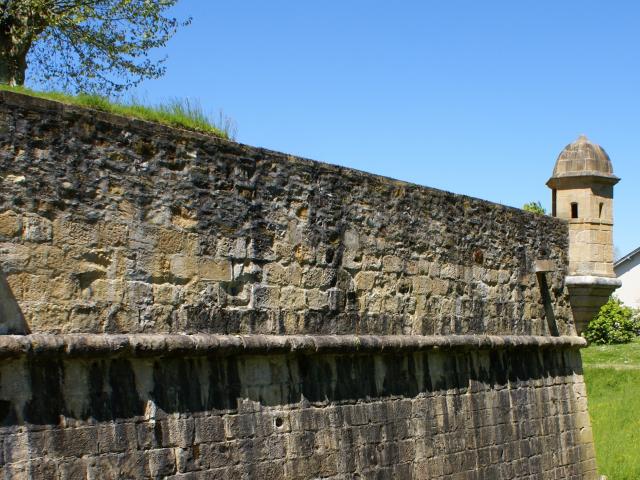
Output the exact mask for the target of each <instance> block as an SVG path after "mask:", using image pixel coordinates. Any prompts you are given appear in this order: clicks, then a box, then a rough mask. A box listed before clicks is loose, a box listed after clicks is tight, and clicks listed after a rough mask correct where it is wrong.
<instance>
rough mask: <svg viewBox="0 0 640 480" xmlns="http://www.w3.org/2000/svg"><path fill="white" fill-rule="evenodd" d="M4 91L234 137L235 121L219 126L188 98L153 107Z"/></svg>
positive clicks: (22, 90)
mask: <svg viewBox="0 0 640 480" xmlns="http://www.w3.org/2000/svg"><path fill="white" fill-rule="evenodd" d="M0 90H8V91H11V92H17V93H22V94H25V95H31V96H33V97H38V98H44V99H47V100H56V101H58V102H61V103H66V104H70V105H78V106H81V107H88V108H93V109H95V110H101V111H103V112H109V113H115V114H118V115H123V116H125V117H132V118H137V119H141V120H147V121H149V122H156V123H161V124H163V125H169V126H172V127H179V128H184V129H186V130H193V131H196V132H202V133H208V134H212V135H215V136H218V137H222V138H230V137H232V136H233V122H232V121H230V120H229V119H227V118H223V115H222V114H221V116H220V117H221V118H220V124H219V125H216V124H214V122H212V121H211V120H210V119H209V117H208V116H207V114H206V113H205V112H204V110H203V109H202V106H201V105H200V103H198V102H196V101H191V100H188V99H173V100H169V101H167V102H165V103H161V104H159V105H154V106H149V105H144V104H142V103H140V102H138V101H136V100H129V101H127V102H118V101H114V100H111V99H109V98H106V97H102V96H100V95H91V94H84V93H82V94H79V95H69V94H66V93H62V92H39V91H35V90H31V89H28V88H25V87H10V86H8V85H2V84H0Z"/></svg>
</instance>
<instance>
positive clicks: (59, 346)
mask: <svg viewBox="0 0 640 480" xmlns="http://www.w3.org/2000/svg"><path fill="white" fill-rule="evenodd" d="M586 345H587V342H586V340H585V339H584V338H582V337H575V336H561V337H547V336H531V335H503V336H497V335H446V336H445V335H431V336H421V335H380V336H377V335H211V334H195V335H180V334H115V335H114V334H60V335H57V334H32V335H2V336H0V358H11V357H20V356H25V355H26V356H50V355H52V356H65V357H91V356H119V357H140V356H142V357H144V356H190V357H191V356H203V355H234V354H245V355H250V354H265V353H289V352H299V353H306V354H312V353H325V352H333V353H358V352H360V353H365V352H366V353H386V352H397V351H415V350H428V349H452V348H455V349H504V348H521V347H530V348H582V347H585V346H586Z"/></svg>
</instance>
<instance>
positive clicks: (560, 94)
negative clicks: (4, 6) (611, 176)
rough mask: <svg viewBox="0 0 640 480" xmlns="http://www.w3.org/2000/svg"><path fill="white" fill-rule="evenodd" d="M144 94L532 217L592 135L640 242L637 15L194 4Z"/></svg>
mask: <svg viewBox="0 0 640 480" xmlns="http://www.w3.org/2000/svg"><path fill="white" fill-rule="evenodd" d="M176 14H177V15H178V16H183V17H184V16H187V15H191V16H192V17H193V24H192V25H191V26H190V27H188V28H185V29H182V30H181V31H180V32H179V33H178V34H177V35H176V36H175V37H174V38H173V40H172V41H171V43H170V44H169V46H168V48H167V49H166V53H167V54H168V55H169V60H168V62H167V74H166V76H165V77H164V78H162V79H159V80H153V81H148V82H145V83H144V84H143V85H142V86H141V87H140V88H138V90H137V94H138V95H142V96H144V97H146V98H147V99H148V100H149V101H151V102H155V101H158V100H161V99H164V98H168V97H173V96H182V97H189V98H197V99H200V100H201V102H202V103H203V104H204V105H205V106H206V107H207V108H208V109H210V110H211V111H212V112H217V110H218V109H220V108H222V109H223V110H224V111H225V112H226V113H227V114H228V115H229V116H231V117H232V118H234V119H235V120H236V122H237V124H238V136H237V140H238V141H240V142H243V143H247V144H251V145H256V146H261V147H267V148H271V149H275V150H280V151H283V152H287V153H291V154H295V155H300V156H303V157H308V158H312V159H315V160H321V161H324V162H329V163H334V164H339V165H345V166H349V167H353V168H357V169H361V170H366V171H369V172H373V173H377V174H381V175H386V176H390V177H394V178H398V179H402V180H408V181H411V182H415V183H418V184H423V185H428V186H431V187H436V188H440V189H444V190H449V191H453V192H457V193H464V194H467V195H471V196H474V197H479V198H483V199H487V200H491V201H494V202H499V203H504V204H506V205H512V206H516V207H521V206H522V205H523V204H524V203H525V202H528V201H532V200H541V201H542V203H543V205H545V206H546V207H547V209H549V208H550V197H551V195H550V191H549V190H548V189H547V187H546V186H545V182H546V180H547V179H548V177H549V176H550V174H551V171H552V169H553V165H554V162H555V159H556V157H557V155H558V153H559V152H560V151H561V150H562V148H563V147H564V146H565V145H566V144H567V143H570V142H572V141H573V140H575V139H576V138H577V136H578V135H579V134H581V133H584V134H586V135H587V136H588V137H589V138H590V139H591V140H593V141H595V142H597V143H599V144H600V145H602V146H603V147H604V148H605V149H606V150H607V152H608V153H609V155H610V157H611V159H612V161H613V165H614V171H615V173H616V174H617V175H618V176H620V177H622V181H621V182H620V183H619V184H618V186H617V187H616V191H615V217H616V218H615V222H616V224H615V244H616V246H617V248H618V251H619V253H621V254H625V253H627V252H629V251H631V250H632V249H634V248H636V247H638V246H640V229H639V227H638V209H639V207H640V204H639V202H638V199H639V196H640V194H639V191H640V168H639V167H638V156H639V154H640V144H639V141H638V139H639V133H640V26H639V25H640V3H638V2H632V1H626V2H615V1H609V2H603V1H579V2H578V1H564V0H563V1H557V0H556V1H535V2H534V1H524V2H514V1H488V2H477V1H438V2H436V1H426V0H425V1H399V2H381V1H374V0H369V1H361V0H355V1H352V0H342V1H333V0H331V1H323V2H304V1H300V0H298V1H293V0H291V1H277V0H268V1H265V0H261V1H257V0H256V1H245V0H234V1H226V2H219V1H205V0H200V1H198V0H181V1H180V2H179V5H178V7H177V8H176Z"/></svg>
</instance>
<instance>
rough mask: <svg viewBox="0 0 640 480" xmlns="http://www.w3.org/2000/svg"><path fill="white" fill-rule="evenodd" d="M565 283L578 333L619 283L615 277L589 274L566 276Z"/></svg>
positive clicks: (585, 326) (584, 328)
mask: <svg viewBox="0 0 640 480" xmlns="http://www.w3.org/2000/svg"><path fill="white" fill-rule="evenodd" d="M565 284H566V285H567V288H568V289H569V301H570V303H571V310H572V311H573V320H574V322H575V325H576V332H577V334H578V335H580V334H582V332H583V331H585V330H586V328H587V325H589V322H590V321H591V319H592V318H593V317H595V316H596V315H597V313H598V311H599V310H600V307H602V305H604V304H605V303H607V300H608V299H609V297H610V296H611V294H612V293H613V291H614V290H615V289H616V288H618V287H619V286H620V285H621V283H620V280H618V279H617V278H610V277H594V276H590V275H584V276H568V277H567V278H566V281H565Z"/></svg>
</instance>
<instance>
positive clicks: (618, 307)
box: [584, 297, 640, 345]
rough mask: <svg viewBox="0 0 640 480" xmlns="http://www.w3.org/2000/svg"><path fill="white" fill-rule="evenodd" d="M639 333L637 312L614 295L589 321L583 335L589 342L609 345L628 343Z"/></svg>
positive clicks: (639, 317)
mask: <svg viewBox="0 0 640 480" xmlns="http://www.w3.org/2000/svg"><path fill="white" fill-rule="evenodd" d="M638 334H640V316H638V312H637V311H636V312H634V310H633V309H632V308H630V307H627V306H625V305H624V304H623V303H622V302H621V301H620V300H618V299H617V298H615V297H611V298H609V301H608V302H607V303H605V304H604V305H603V306H602V308H600V311H599V312H598V315H596V317H595V318H594V319H593V320H591V321H590V322H589V326H588V327H587V330H586V332H584V337H585V338H586V339H587V341H588V342H589V343H595V344H598V345H610V344H612V343H628V342H630V341H632V340H633V339H634V338H635V337H636V336H638Z"/></svg>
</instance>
